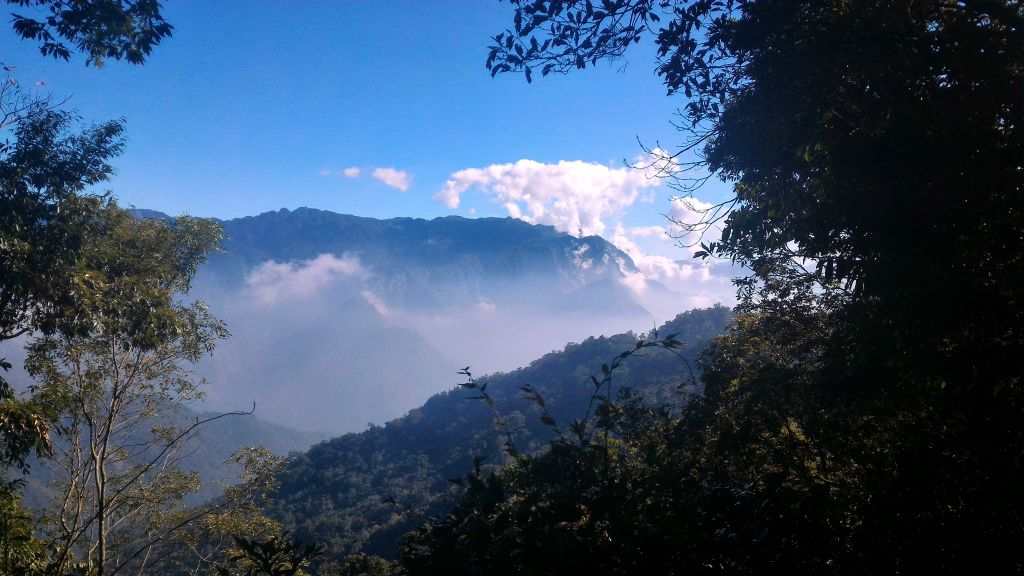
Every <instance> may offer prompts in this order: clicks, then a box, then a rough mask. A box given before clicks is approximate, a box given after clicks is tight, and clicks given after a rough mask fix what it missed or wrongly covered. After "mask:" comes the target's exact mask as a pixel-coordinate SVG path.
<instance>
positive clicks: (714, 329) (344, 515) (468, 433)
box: [268, 307, 730, 558]
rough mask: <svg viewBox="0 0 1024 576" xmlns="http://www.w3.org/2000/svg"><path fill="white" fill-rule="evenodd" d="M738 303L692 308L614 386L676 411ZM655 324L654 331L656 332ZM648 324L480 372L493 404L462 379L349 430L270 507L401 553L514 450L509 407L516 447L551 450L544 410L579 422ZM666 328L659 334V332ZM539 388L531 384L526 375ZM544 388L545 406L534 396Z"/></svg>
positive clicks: (304, 528)
mask: <svg viewBox="0 0 1024 576" xmlns="http://www.w3.org/2000/svg"><path fill="white" fill-rule="evenodd" d="M729 319H730V311H729V310H728V309H727V308H723V307H717V308H712V309H708V310H698V311H692V312H687V313H685V314H680V315H679V316H678V317H677V318H676V319H675V320H673V321H672V322H669V323H667V324H665V325H663V326H661V327H659V329H658V330H657V334H660V335H662V336H667V335H670V334H675V335H676V338H677V339H678V340H679V341H680V342H682V343H683V345H682V346H680V348H678V349H673V350H671V351H668V350H665V349H658V350H652V351H649V352H646V353H645V355H644V356H643V357H638V358H634V359H632V360H631V361H630V362H628V363H627V364H624V365H623V367H622V368H621V369H620V370H619V371H618V373H617V374H616V375H615V382H614V386H613V394H614V395H615V396H616V397H617V396H618V394H619V392H620V390H621V389H622V387H628V388H629V389H630V390H632V393H633V394H635V395H636V396H637V397H642V398H644V399H645V401H646V402H647V404H648V405H653V406H663V407H668V406H674V407H675V409H674V413H675V414H677V415H678V413H679V410H680V409H681V408H682V406H683V405H684V404H685V403H686V402H687V400H688V398H690V397H691V396H693V395H695V394H697V393H698V392H699V382H697V381H696V378H695V376H694V375H693V374H691V372H690V371H689V367H692V366H693V365H694V363H695V362H696V358H697V355H698V354H699V352H700V350H702V349H703V348H704V346H705V345H706V344H707V343H709V342H710V341H711V339H712V338H713V337H714V336H716V335H718V334H721V332H722V330H723V329H724V328H725V326H726V325H727V324H728V322H729ZM651 336H652V335H648V339H649V340H650V339H652V338H651ZM639 338H640V336H638V335H635V334H619V335H617V336H612V337H609V338H606V337H600V338H589V339H587V340H586V341H584V342H580V343H578V344H577V343H573V344H569V345H568V346H566V348H565V349H564V350H562V351H558V352H552V353H550V354H548V355H546V356H544V357H543V358H540V359H538V360H536V361H534V362H532V363H531V364H530V365H529V366H527V367H524V368H521V369H519V370H515V371H512V372H509V373H505V374H493V375H490V376H487V377H485V378H483V379H481V380H480V381H479V384H480V385H483V384H485V383H486V384H487V389H486V391H487V393H488V395H489V396H490V397H491V398H492V399H493V402H494V404H493V409H492V406H489V405H488V404H487V402H486V401H483V400H482V399H477V400H476V401H473V400H470V399H471V398H473V397H475V396H479V394H478V393H477V392H476V389H466V388H464V387H456V388H454V389H453V390H451V391H448V392H445V393H442V394H438V395H436V396H434V397H433V398H431V399H430V400H428V401H427V402H426V403H425V404H424V405H423V406H422V407H421V408H417V409H415V410H413V411H411V412H409V414H407V415H405V416H403V417H402V418H398V419H396V420H393V421H391V422H388V423H387V424H385V425H383V426H374V427H371V428H370V429H368V430H366V431H365V432H361V433H358V434H348V435H345V436H342V437H339V438H335V439H333V440H329V441H327V442H323V443H321V444H319V445H317V446H314V447H313V448H312V449H310V450H309V451H308V452H305V453H303V454H301V455H297V456H293V457H292V458H290V459H289V461H288V465H287V468H286V470H285V472H284V474H282V476H281V477H280V479H281V486H280V488H279V489H278V491H277V493H276V494H275V496H274V499H273V501H272V502H271V503H270V505H269V507H268V513H269V514H270V515H271V516H272V517H274V518H276V519H278V520H280V521H281V523H282V524H284V525H285V526H287V527H289V528H291V530H292V531H293V534H294V536H295V537H296V538H299V539H300V540H304V541H316V542H318V543H320V544H322V545H323V546H324V547H325V552H326V554H327V556H331V557H334V558H341V557H343V556H344V555H345V554H348V553H366V554H374V555H379V556H384V557H389V558H392V557H394V556H395V554H396V553H397V551H398V548H397V543H398V540H399V538H400V536H401V535H402V534H404V533H405V532H408V531H409V530H411V529H413V528H415V527H417V526H418V525H420V524H421V523H422V522H423V521H424V520H425V519H426V518H427V517H429V516H434V515H442V514H444V513H445V512H447V509H448V508H450V507H451V506H452V504H453V503H454V498H455V496H456V495H457V494H458V493H459V490H458V486H459V483H458V482H453V479H455V480H458V481H459V482H461V479H460V478H461V477H462V476H463V475H464V474H465V473H466V472H467V471H469V470H472V469H473V461H474V459H476V458H484V462H485V463H486V464H487V467H488V468H492V467H494V466H496V465H500V464H502V463H505V462H506V461H510V460H509V457H508V455H507V453H506V451H505V450H504V449H503V448H504V447H505V443H506V442H507V441H508V438H507V437H506V436H505V435H504V428H500V429H499V428H496V427H495V416H496V415H497V416H498V417H499V418H500V419H501V421H502V422H503V425H504V426H507V427H508V429H509V431H510V433H511V436H512V440H513V442H514V445H515V447H516V449H517V450H518V451H520V452H522V453H524V454H528V453H533V452H537V451H542V450H543V449H544V448H545V446H547V444H548V442H550V441H551V440H552V439H553V438H555V437H556V436H557V435H558V434H557V432H556V430H555V429H554V428H553V427H552V426H551V425H549V424H545V423H544V422H543V421H542V420H541V417H542V416H543V415H544V414H547V415H548V417H550V418H553V419H554V421H555V422H557V423H562V425H563V426H564V425H567V424H568V423H570V422H572V421H573V420H575V419H577V418H580V417H582V416H583V414H584V413H585V412H586V410H587V404H588V402H589V400H590V396H591V393H592V392H593V391H594V386H593V384H592V382H591V376H593V375H600V374H601V365H602V364H604V363H606V362H608V361H610V360H611V359H613V358H615V356H617V355H618V354H619V353H620V352H621V351H623V350H629V349H632V348H633V347H634V346H635V345H636V342H637V341H638V339H639ZM654 339H656V338H654ZM525 385H529V386H530V387H531V389H532V390H533V391H534V392H532V393H530V394H527V393H526V392H524V390H523V388H522V387H523V386H525ZM531 394H539V395H540V396H541V397H542V398H543V399H544V405H543V408H544V409H545V410H546V412H544V411H542V410H541V406H538V405H537V404H536V403H535V402H531V401H529V400H528V399H526V398H524V396H530V395H531Z"/></svg>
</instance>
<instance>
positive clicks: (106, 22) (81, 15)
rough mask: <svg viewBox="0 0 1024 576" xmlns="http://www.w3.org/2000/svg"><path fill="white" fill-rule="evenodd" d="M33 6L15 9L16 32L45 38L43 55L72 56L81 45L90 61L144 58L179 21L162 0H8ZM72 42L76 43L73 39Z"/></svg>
mask: <svg viewBox="0 0 1024 576" xmlns="http://www.w3.org/2000/svg"><path fill="white" fill-rule="evenodd" d="M6 2H7V4H12V5H15V6H17V7H18V8H19V9H20V10H19V12H21V10H24V9H29V10H32V12H30V13H29V15H25V14H22V13H19V12H15V13H13V14H12V16H13V19H12V25H13V27H14V32H15V33H16V34H17V35H18V36H20V37H21V38H22V39H23V40H29V41H34V42H37V43H38V44H39V52H40V53H41V54H42V55H43V56H47V57H53V58H60V59H62V60H68V59H70V58H71V55H72V54H73V53H74V52H75V51H77V52H81V53H83V54H85V55H86V65H90V64H91V65H94V66H103V63H104V62H105V61H106V60H107V59H113V60H125V61H127V62H131V63H132V64H142V63H143V62H145V60H146V58H147V57H148V56H149V55H150V53H151V52H152V51H153V48H154V47H156V46H157V45H158V44H160V41H161V40H163V39H164V38H168V37H170V35H171V31H172V30H174V27H173V26H171V25H170V24H169V23H168V22H167V21H166V20H164V18H163V15H161V14H160V3H159V2H158V1H157V0H6ZM68 44H70V46H69V45H68Z"/></svg>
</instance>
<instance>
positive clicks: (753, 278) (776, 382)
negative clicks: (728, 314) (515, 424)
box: [400, 0, 1024, 574]
mask: <svg viewBox="0 0 1024 576" xmlns="http://www.w3.org/2000/svg"><path fill="white" fill-rule="evenodd" d="M512 4H513V5H514V10H515V11H514V18H513V26H512V27H511V28H509V29H508V30H505V31H504V32H502V33H500V34H498V35H496V36H495V37H494V41H495V42H494V45H493V46H491V48H490V52H489V54H488V58H487V65H488V67H489V68H490V69H491V72H492V73H494V74H496V73H504V72H514V71H520V72H523V73H524V74H525V76H526V79H527V81H532V80H533V73H534V70H539V71H540V73H541V74H542V75H546V74H549V73H551V72H568V71H571V70H575V69H582V68H586V67H588V66H592V65H595V64H597V62H599V61H600V60H602V59H608V58H616V57H619V56H621V55H623V54H624V53H625V51H626V50H627V49H628V48H629V47H630V46H631V45H633V44H635V43H637V42H639V41H642V40H643V38H644V37H645V36H651V37H653V39H654V41H655V42H656V43H657V46H658V54H659V61H658V64H657V73H658V74H659V75H661V76H662V78H663V79H664V80H665V83H666V86H667V88H668V91H669V93H670V94H673V95H676V96H677V97H678V96H683V97H685V98H686V101H685V103H684V104H683V114H684V116H685V118H686V119H687V122H685V123H684V124H683V125H682V126H681V130H682V132H683V136H682V140H683V143H682V144H681V145H680V146H679V148H678V149H677V151H676V155H677V156H676V157H677V158H683V157H684V155H685V154H689V153H694V154H696V158H697V161H696V162H695V163H692V162H691V163H687V162H683V163H681V164H680V165H679V166H680V171H679V172H677V173H676V174H674V176H675V177H676V178H677V180H676V185H677V187H678V188H679V189H680V190H681V191H682V193H683V194H684V195H689V194H693V193H695V192H697V190H698V188H695V187H694V186H693V184H694V183H696V184H699V183H700V181H701V178H700V177H697V178H695V179H691V175H690V173H688V172H686V171H685V169H686V168H688V167H689V168H693V167H695V168H696V169H697V170H702V171H709V172H711V173H712V174H715V175H717V176H719V177H721V178H722V179H724V180H726V181H727V182H729V183H731V185H732V187H733V191H734V194H735V195H734V197H733V198H732V199H730V200H728V201H726V202H724V203H723V204H720V205H717V206H714V207H712V208H711V209H709V210H708V211H707V212H706V213H705V214H704V219H703V220H702V221H700V222H689V223H682V224H684V225H689V226H691V227H694V228H695V229H698V230H705V231H710V230H713V229H714V227H712V226H709V224H716V225H718V226H720V229H721V236H720V237H717V238H713V237H708V238H706V239H705V241H704V242H703V243H702V245H701V249H700V251H699V252H698V253H697V256H699V257H704V258H726V259H730V260H733V261H734V262H737V263H740V264H742V265H744V266H745V267H746V270H747V275H746V276H744V277H741V278H738V279H737V281H736V282H737V286H738V289H739V292H740V296H741V305H740V307H739V309H738V313H737V316H736V321H735V323H734V325H733V327H732V329H731V330H730V332H729V333H728V334H727V335H726V336H724V337H722V338H720V339H719V340H718V341H717V342H716V343H714V344H713V345H712V346H711V347H710V348H709V349H708V350H707V351H706V352H705V355H704V357H703V360H702V363H701V364H702V368H703V376H702V379H703V382H704V385H705V393H704V396H703V397H702V398H701V399H699V400H698V401H695V402H693V403H691V404H690V405H689V407H688V408H687V409H685V410H684V412H683V414H682V417H681V418H679V419H676V420H674V421H668V422H664V421H657V420H655V421H650V420H644V419H639V420H633V421H629V420H625V421H621V422H618V423H616V425H615V426H612V427H610V428H609V429H608V431H609V434H610V435H611V436H612V437H614V438H616V439H617V442H618V444H616V446H617V448H616V451H615V454H616V455H617V456H616V460H615V461H616V463H617V466H614V467H611V468H609V467H607V466H606V465H605V464H603V463H602V462H601V459H600V458H596V459H595V458H594V457H595V456H600V447H595V445H593V444H587V443H580V444H578V445H575V446H572V445H564V444H560V443H556V444H555V445H553V446H552V448H551V450H550V451H549V452H548V453H546V454H542V455H539V456H531V457H527V458H524V459H522V460H521V461H520V462H518V463H517V465H515V466H513V467H511V468H508V469H506V470H505V471H502V472H501V473H499V474H497V475H495V476H492V477H486V476H483V475H478V476H477V477H476V481H475V482H473V483H472V485H471V487H470V490H469V491H468V492H467V495H466V497H465V498H464V499H463V502H462V503H461V504H460V505H459V506H458V507H456V509H455V510H454V511H453V512H452V513H451V514H450V515H449V516H448V517H446V518H443V519H441V520H439V521H438V522H435V523H432V524H428V525H427V526H425V527H424V528H423V529H421V530H419V531H417V532H416V533H413V534H411V535H410V536H408V537H407V539H406V547H405V548H404V553H403V556H402V558H401V559H400V566H401V568H402V569H405V570H407V571H408V572H409V573H413V574H433V573H441V572H445V571H446V570H447V571H451V570H453V569H454V568H453V567H452V566H450V565H445V561H446V558H447V557H448V556H447V555H446V553H448V552H458V553H460V554H463V555H464V556H465V557H467V558H469V559H471V560H468V561H471V562H476V563H477V564H475V565H476V566H479V567H480V569H481V570H486V571H493V572H497V573H534V574H536V573H551V574H554V573H559V571H560V570H565V569H567V568H570V567H571V568H572V569H573V570H574V571H581V570H583V571H593V572H596V573H612V574H627V573H635V572H638V571H640V572H652V573H665V574H672V573H727V574H745V573H765V572H786V573H793V574H822V573H831V574H863V573H880V572H885V573H933V574H959V573H965V572H983V573H1013V572H1015V571H1016V572H1019V570H1020V564H1019V554H1018V553H1017V552H1016V550H1017V548H1018V546H1019V543H1020V542H1021V541H1024V530H1022V528H1021V524H1020V517H1019V510H1021V509H1022V505H1024V501H1022V499H1021V496H1020V493H1019V490H1018V489H1017V488H1016V487H1017V486H1019V485H1021V484H1022V483H1024V466H1022V462H1021V460H1020V454H1022V453H1024V426H1022V422H1024V419H1022V417H1024V390H1022V385H1021V380H1020V369H1019V366H1018V362H1017V359H1018V358H1019V357H1020V356H1021V354H1022V353H1024V335H1022V334H1021V327H1022V326H1024V310H1022V307H1021V302H1022V293H1021V291H1022V288H1021V282H1020V281H1021V280H1022V278H1021V272H1020V271H1021V270H1024V267H1022V265H1021V264H1022V262H1021V254H1024V221H1022V211H1024V194H1022V193H1024V190H1022V186H1024V182H1022V173H1024V135H1022V133H1021V130H1020V118H1021V112H1022V111H1021V108H1020V106H1021V98H1020V95H1021V94H1022V93H1024V85H1022V81H1021V80H1022V62H1021V60H1022V58H1024V35H1022V25H1024V14H1022V6H1021V3H1020V2H1017V1H1013V0H1003V1H978V2H972V1H963V2H951V1H946V0H931V1H924V2H896V3H893V2H880V1H872V0H860V1H853V2H850V1H846V0H842V1H841V0H835V1H825V2H817V1H816V2H810V1H806V0H782V1H771V2H767V1H764V2H762V1H756V0H749V1H740V0H676V1H673V0H657V1H654V0H603V1H601V2H592V1H588V0H579V1H576V0H536V1H529V0H513V1H512ZM687 158H689V157H688V156H687ZM562 442H564V441H562ZM595 450H597V451H598V452H597V453H596V454H595V453H594V451H595ZM649 455H656V457H654V458H651V459H646V460H645V458H647V457H648V456H649ZM567 470H571V472H566V471H567ZM548 536H550V537H551V538H553V540H552V541H554V542H558V543H559V544H558V545H557V546H560V547H561V550H562V551H564V552H565V553H564V554H555V555H554V556H550V555H548V556H545V554H548V553H550V552H551V551H550V550H543V549H542V548H539V547H536V546H534V547H531V542H533V541H534V539H537V538H540V539H542V540H543V539H544V538H546V537H548ZM623 542H627V543H629V544H628V545H622V543H623ZM438 552H440V553H438ZM538 554H540V555H538Z"/></svg>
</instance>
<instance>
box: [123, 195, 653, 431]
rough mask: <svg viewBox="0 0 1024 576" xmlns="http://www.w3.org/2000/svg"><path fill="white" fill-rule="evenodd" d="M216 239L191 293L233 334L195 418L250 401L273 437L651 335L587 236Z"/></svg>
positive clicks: (501, 227)
mask: <svg viewBox="0 0 1024 576" xmlns="http://www.w3.org/2000/svg"><path fill="white" fill-rule="evenodd" d="M136 214H137V215H138V216H140V217H149V218H166V217H167V216H166V215H164V214H161V213H158V212H153V211H145V210H139V211H136ZM220 224H221V225H222V226H223V228H224V233H225V235H226V237H227V240H226V241H225V243H224V252H223V253H219V254H214V255H212V256H211V258H210V261H209V264H208V265H206V266H204V267H203V268H202V269H201V270H200V273H199V274H198V276H197V278H196V280H195V283H194V294H195V295H196V296H198V297H200V298H203V299H204V300H206V301H207V302H208V303H209V304H210V305H211V308H212V310H213V312H214V313H215V314H216V315H218V316H220V317H222V318H223V319H224V320H225V321H226V322H227V325H228V328H229V330H231V332H232V338H231V339H229V340H228V341H226V342H224V343H223V344H222V345H220V346H219V347H218V350H217V351H216V352H215V353H214V356H213V358H211V359H210V361H208V362H205V363H204V364H203V366H202V369H201V371H202V373H203V374H204V375H205V376H206V377H207V378H208V379H209V381H210V383H211V385H210V388H209V390H210V393H209V399H210V400H209V406H210V407H211V408H214V409H224V410H227V409H235V408H239V407H244V406H247V405H248V404H249V403H250V402H253V401H255V402H256V405H257V414H259V415H261V416H262V417H264V418H267V419H270V420H271V421H274V422H277V423H279V424H283V425H286V426H291V427H296V428H300V429H306V430H323V431H327V432H332V433H341V432H349V431H355V430H361V429H363V428H365V426H366V425H367V423H368V422H382V421H386V420H389V419H391V418H394V417H396V416H399V415H401V414H403V413H404V412H405V411H407V410H409V409H411V408H412V407H414V406H416V405H418V404H419V403H421V402H422V401H424V400H425V399H426V398H427V397H429V396H430V395H431V394H433V393H436V392H437V391H439V390H443V389H445V388H447V387H448V386H450V385H451V384H452V382H453V378H454V377H455V376H454V374H455V371H456V370H457V368H459V367H461V366H465V365H466V364H471V365H474V366H478V367H479V369H481V370H483V371H488V372H490V371H497V370H509V369H513V368H516V367H518V366H521V365H523V364H525V363H527V362H529V361H530V360H531V359H533V358H536V357H538V356H540V355H542V354H544V353H546V352H549V351H551V350H554V349H557V348H559V347H560V346H562V345H563V344H564V343H565V342H568V341H572V340H579V339H582V338H585V337H587V336H590V335H595V334H612V333H615V332H621V331H624V330H627V329H637V330H645V329H649V328H651V327H653V326H654V324H655V318H653V317H652V315H651V314H650V313H648V311H647V310H645V309H644V308H643V306H641V305H640V304H639V303H638V301H637V300H636V298H635V295H634V294H633V292H632V291H631V290H630V289H629V288H628V286H627V284H626V282H625V279H626V275H627V274H635V273H636V272H637V271H636V268H635V266H634V264H633V262H632V260H631V259H630V258H629V256H628V255H626V254H625V253H624V252H622V251H621V250H619V249H618V248H616V247H615V246H614V245H612V244H611V243H609V242H607V241H606V240H604V239H603V238H601V237H598V236H588V237H584V238H575V237H572V236H569V235H567V234H564V233H561V232H558V231H556V230H555V229H554V228H552V227H550V226H541V225H531V224H528V223H526V222H523V221H521V220H517V219H514V218H480V219H466V218H461V217H456V216H449V217H445V218H436V219H433V220H422V219H414V218H392V219H387V220H378V219H374V218H363V217H358V216H350V215H344V214H335V213H332V212H327V211H323V210H314V209H310V208H299V209H297V210H284V209H282V210H279V211H276V212H267V213H264V214H260V215H259V216H252V217H246V218H239V219H235V220H226V221H220ZM647 289H648V290H664V291H666V292H667V290H666V289H664V287H661V286H659V285H656V284H652V283H648V288H647Z"/></svg>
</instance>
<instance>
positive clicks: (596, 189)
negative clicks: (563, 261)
mask: <svg viewBox="0 0 1024 576" xmlns="http://www.w3.org/2000/svg"><path fill="white" fill-rule="evenodd" d="M659 166H660V165H659ZM660 184H661V181H660V180H658V179H657V178H656V177H654V175H653V174H652V172H651V169H642V170H641V169H633V168H626V167H623V168H610V167H608V166H605V165H603V164H597V163H593V162H583V161H579V160H574V161H566V160H563V161H561V162H559V163H557V164H544V163H541V162H536V161H534V160H520V161H518V162H516V163H514V164H492V165H490V166H487V167H484V168H467V169H465V170H460V171H458V172H455V173H454V174H452V175H451V177H450V178H449V179H448V181H447V182H445V185H444V187H443V188H442V189H441V191H440V192H438V193H437V194H436V195H435V196H434V199H435V200H437V201H439V202H442V203H444V204H445V205H446V206H447V207H448V208H451V209H455V208H458V207H459V203H460V202H461V198H462V194H463V193H465V192H466V191H467V190H470V189H476V190H480V191H482V192H484V193H485V194H487V195H489V196H491V197H492V198H493V200H494V202H496V203H498V204H501V205H503V206H504V208H505V210H506V211H507V212H508V214H509V216H512V217H513V218H520V219H522V220H525V221H527V222H530V223H533V224H550V225H552V226H554V227H555V228H557V229H559V230H561V231H563V232H567V233H570V234H576V233H577V232H578V231H580V230H582V232H583V234H585V235H590V234H603V233H604V232H605V230H606V229H607V227H608V220H610V219H614V218H616V217H618V216H619V215H620V214H621V213H622V212H623V211H624V210H625V209H626V208H628V207H629V206H631V205H632V204H633V203H634V202H636V201H637V198H638V197H639V195H640V192H641V191H642V190H644V189H645V188H654V187H657V186H659V185H660Z"/></svg>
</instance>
